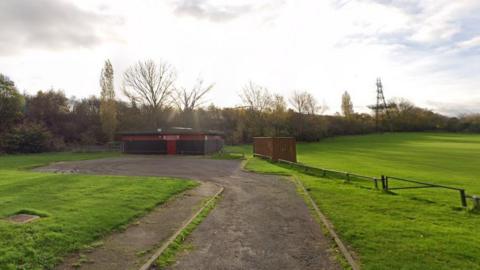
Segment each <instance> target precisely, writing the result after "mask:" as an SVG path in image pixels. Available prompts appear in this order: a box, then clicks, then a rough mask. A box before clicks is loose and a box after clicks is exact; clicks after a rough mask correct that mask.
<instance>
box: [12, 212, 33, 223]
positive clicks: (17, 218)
mask: <svg viewBox="0 0 480 270" xmlns="http://www.w3.org/2000/svg"><path fill="white" fill-rule="evenodd" d="M39 218H40V217H39V216H37V215H29V214H17V215H13V216H10V217H8V218H7V220H8V221H10V222H12V223H16V224H24V223H28V222H32V221H34V220H37V219H39Z"/></svg>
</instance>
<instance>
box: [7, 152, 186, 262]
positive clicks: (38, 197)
mask: <svg viewBox="0 0 480 270" xmlns="http://www.w3.org/2000/svg"><path fill="white" fill-rule="evenodd" d="M113 155H115V154H113ZM107 156H112V154H110V153H99V154H72V153H59V154H55V153H53V154H39V155H15V156H0V269H51V268H53V267H54V265H55V264H57V263H58V262H59V261H60V260H61V259H62V257H64V256H65V255H67V254H68V253H70V252H73V251H76V250H79V249H83V248H87V247H88V246H89V245H91V244H92V243H94V242H96V241H99V240H101V237H102V236H105V235H106V234H108V233H110V232H112V231H113V230H115V229H119V228H121V227H122V226H124V225H126V224H128V223H129V222H130V221H132V220H133V219H134V218H136V217H139V216H141V215H143V214H145V213H146V212H147V211H149V210H151V209H153V208H154V207H155V206H156V205H158V204H161V203H163V202H165V201H166V200H168V199H169V198H170V197H171V196H172V195H174V194H177V193H179V192H182V191H184V190H186V189H188V188H191V187H194V186H195V185H196V183H195V182H192V181H185V180H175V179H161V181H159V180H160V178H155V177H122V176H92V175H74V174H49V173H35V172H28V171H23V170H21V169H25V168H31V167H36V166H41V165H45V164H48V163H50V162H54V161H63V160H83V159H96V158H102V157H107ZM19 212H27V213H30V212H33V213H38V214H40V215H42V216H44V217H43V218H42V219H40V220H37V221H33V222H32V223H28V224H23V225H15V224H11V223H9V222H7V221H6V220H5V219H4V218H5V217H8V216H10V215H12V214H15V213H19ZM96 244H98V242H97V243H96Z"/></svg>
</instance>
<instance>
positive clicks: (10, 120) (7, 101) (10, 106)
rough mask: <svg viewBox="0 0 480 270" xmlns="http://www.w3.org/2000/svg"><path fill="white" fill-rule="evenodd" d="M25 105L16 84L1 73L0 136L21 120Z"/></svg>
mask: <svg viewBox="0 0 480 270" xmlns="http://www.w3.org/2000/svg"><path fill="white" fill-rule="evenodd" d="M23 104H24V100H23V97H22V96H21V95H20V93H19V92H18V90H17V88H16V87H15V84H14V83H13V82H12V81H11V80H10V79H9V78H8V77H6V76H5V75H3V74H1V73H0V119H1V121H0V136H1V135H2V133H4V132H6V131H7V130H8V129H9V128H10V127H11V126H12V125H14V124H15V123H16V122H18V121H19V120H20V118H21V116H22V109H23Z"/></svg>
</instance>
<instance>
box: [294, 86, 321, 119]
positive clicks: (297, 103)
mask: <svg viewBox="0 0 480 270" xmlns="http://www.w3.org/2000/svg"><path fill="white" fill-rule="evenodd" d="M290 104H291V105H292V106H293V108H294V109H295V111H297V112H298V113H300V114H316V113H318V112H323V108H324V106H320V105H319V104H318V102H317V100H316V99H315V97H314V96H313V95H312V94H310V93H308V92H307V91H302V92H298V91H295V92H293V94H292V96H291V97H290Z"/></svg>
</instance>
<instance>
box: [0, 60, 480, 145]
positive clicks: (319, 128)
mask: <svg viewBox="0 0 480 270" xmlns="http://www.w3.org/2000/svg"><path fill="white" fill-rule="evenodd" d="M122 79H123V80H122V85H121V86H120V87H119V88H120V91H121V92H122V93H123V94H124V96H126V97H127V101H124V100H120V99H118V98H117V96H116V91H115V85H114V70H113V66H112V64H111V63H110V61H108V60H107V61H105V65H104V67H103V68H102V70H101V72H100V80H99V86H100V87H99V88H100V93H99V97H96V96H91V97H88V98H82V99H76V98H67V97H66V96H65V93H64V92H63V91H60V90H55V89H49V90H45V91H38V92H37V93H36V94H33V95H30V94H26V93H24V94H21V93H20V92H19V91H18V89H17V88H16V86H15V83H14V82H13V81H12V80H11V79H9V78H8V77H7V76H5V75H2V74H0V119H1V121H0V153H1V152H6V153H17V152H43V151H61V150H65V149H68V148H69V147H72V146H79V145H105V144H107V143H109V142H112V141H115V137H116V136H115V134H116V133H118V132H124V131H149V130H156V129H158V128H162V127H191V128H193V129H199V130H216V131H220V132H223V133H224V134H225V141H226V143H229V144H240V143H248V142H251V141H252V138H253V137H255V136H294V137H296V138H297V140H300V141H318V140H320V139H322V138H325V137H331V136H338V135H354V134H368V133H373V132H387V131H400V132H401V131H436V130H438V131H451V132H480V115H478V114H472V115H463V116H459V117H448V116H444V115H441V114H438V113H435V112H433V111H431V110H428V109H425V108H420V107H417V106H415V105H414V104H413V103H411V102H409V101H407V100H404V99H394V100H390V101H389V102H388V103H389V104H388V106H387V108H388V109H387V110H388V111H383V112H381V113H380V115H379V119H378V124H376V123H377V121H376V119H375V115H374V114H373V113H371V114H368V113H358V112H355V111H354V106H353V101H352V99H351V97H350V95H349V94H348V92H345V93H343V95H342V97H341V99H342V103H341V113H337V114H335V115H324V114H323V113H324V112H325V110H326V109H327V107H326V105H325V104H320V103H319V102H318V101H317V100H316V99H315V97H314V96H313V95H312V94H311V93H309V92H308V91H294V92H292V94H291V95H290V96H289V97H287V98H286V97H284V96H282V95H278V94H274V93H271V92H270V91H269V89H267V88H266V87H263V86H261V85H258V84H256V83H254V82H248V83H247V84H246V85H245V86H244V87H243V88H242V89H241V93H240V98H241V100H242V103H243V104H242V106H238V107H230V108H220V107H217V106H215V105H214V104H210V105H208V106H206V103H205V101H206V100H205V96H206V95H207V93H209V92H210V91H212V89H214V86H215V85H214V84H213V83H210V84H208V83H205V82H204V80H203V79H201V78H199V79H198V80H197V81H196V83H195V84H194V85H193V86H192V87H190V88H187V87H183V86H179V85H178V83H177V80H176V79H177V74H176V72H175V68H174V67H173V66H171V65H170V64H168V63H165V62H160V63H155V62H154V61H151V60H148V61H143V62H138V63H136V64H134V65H132V66H131V67H130V68H128V69H127V70H126V71H125V72H124V73H123V78H122Z"/></svg>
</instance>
